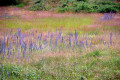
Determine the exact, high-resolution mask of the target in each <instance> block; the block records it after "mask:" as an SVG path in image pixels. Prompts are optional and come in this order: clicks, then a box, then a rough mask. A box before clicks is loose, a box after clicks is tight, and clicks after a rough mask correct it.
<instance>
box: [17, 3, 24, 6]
mask: <svg viewBox="0 0 120 80" xmlns="http://www.w3.org/2000/svg"><path fill="white" fill-rule="evenodd" d="M25 5H26V4H25V3H21V4H18V5H16V7H24V6H25Z"/></svg>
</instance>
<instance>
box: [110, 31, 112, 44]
mask: <svg viewBox="0 0 120 80" xmlns="http://www.w3.org/2000/svg"><path fill="white" fill-rule="evenodd" d="M110 45H112V32H111V33H110Z"/></svg>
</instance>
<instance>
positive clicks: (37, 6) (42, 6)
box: [29, 0, 46, 11]
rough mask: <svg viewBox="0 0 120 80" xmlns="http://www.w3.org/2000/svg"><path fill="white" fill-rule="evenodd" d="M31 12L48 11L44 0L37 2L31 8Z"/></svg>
mask: <svg viewBox="0 0 120 80" xmlns="http://www.w3.org/2000/svg"><path fill="white" fill-rule="evenodd" d="M29 10H33V11H37V10H46V8H45V3H44V0H37V1H35V2H34V4H33V6H31V7H30V8H29Z"/></svg>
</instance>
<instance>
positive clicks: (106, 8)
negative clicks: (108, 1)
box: [98, 5, 118, 13]
mask: <svg viewBox="0 0 120 80" xmlns="http://www.w3.org/2000/svg"><path fill="white" fill-rule="evenodd" d="M110 11H112V12H118V9H117V8H115V7H114V6H112V5H104V6H103V5H100V6H99V9H98V12H100V13H105V12H107V13H108V12H110Z"/></svg>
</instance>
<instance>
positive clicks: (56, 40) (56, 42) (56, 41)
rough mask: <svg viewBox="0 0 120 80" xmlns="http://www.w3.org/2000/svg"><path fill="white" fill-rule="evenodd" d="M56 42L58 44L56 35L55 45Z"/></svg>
mask: <svg viewBox="0 0 120 80" xmlns="http://www.w3.org/2000/svg"><path fill="white" fill-rule="evenodd" d="M57 44H58V38H57V37H56V39H55V46H57Z"/></svg>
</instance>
